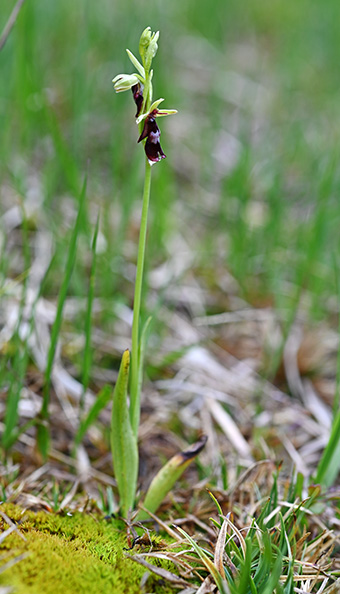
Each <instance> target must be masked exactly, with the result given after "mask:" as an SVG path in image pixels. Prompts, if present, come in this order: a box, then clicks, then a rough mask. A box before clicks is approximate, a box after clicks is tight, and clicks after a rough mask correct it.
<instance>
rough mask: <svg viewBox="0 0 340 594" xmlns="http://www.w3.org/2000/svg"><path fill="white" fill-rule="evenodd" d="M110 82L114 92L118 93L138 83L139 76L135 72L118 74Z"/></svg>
mask: <svg viewBox="0 0 340 594" xmlns="http://www.w3.org/2000/svg"><path fill="white" fill-rule="evenodd" d="M112 82H113V86H114V89H115V91H116V93H120V92H121V91H128V90H129V89H131V87H133V86H134V85H138V84H139V78H138V76H137V75H136V74H118V75H117V76H115V77H114V79H113V81H112Z"/></svg>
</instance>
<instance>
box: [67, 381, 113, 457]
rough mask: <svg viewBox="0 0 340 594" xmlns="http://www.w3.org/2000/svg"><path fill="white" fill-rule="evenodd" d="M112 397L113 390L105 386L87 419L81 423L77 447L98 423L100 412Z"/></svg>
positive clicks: (76, 442) (76, 441)
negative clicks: (90, 428)
mask: <svg viewBox="0 0 340 594" xmlns="http://www.w3.org/2000/svg"><path fill="white" fill-rule="evenodd" d="M111 397H112V388H111V386H109V385H106V386H104V387H103V388H102V389H101V390H100V392H99V394H98V396H97V398H96V401H95V402H94V404H93V405H92V407H91V408H90V410H89V412H88V414H87V416H86V417H85V419H83V420H82V422H81V423H80V426H79V429H78V431H77V434H76V437H75V446H78V445H79V444H80V442H81V440H82V439H83V437H84V435H85V433H86V431H87V430H88V428H89V427H91V425H92V424H93V423H94V422H95V421H96V419H97V417H98V415H99V413H100V411H101V410H102V409H103V408H104V407H105V406H106V405H107V404H108V403H109V402H110V400H111Z"/></svg>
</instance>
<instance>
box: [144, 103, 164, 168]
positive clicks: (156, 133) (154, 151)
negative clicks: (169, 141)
mask: <svg viewBox="0 0 340 594" xmlns="http://www.w3.org/2000/svg"><path fill="white" fill-rule="evenodd" d="M156 115H157V109H154V110H153V111H151V112H150V113H149V114H148V115H147V116H146V118H145V122H144V128H143V132H142V133H141V135H140V137H139V138H138V140H137V142H141V140H144V139H145V138H146V143H145V147H144V148H145V153H146V156H147V158H148V161H149V163H150V165H153V164H154V163H157V161H160V160H161V159H165V158H166V155H165V154H164V153H163V151H162V147H161V145H160V142H159V139H160V136H161V131H160V129H159V128H158V126H157V123H156V119H155V116H156Z"/></svg>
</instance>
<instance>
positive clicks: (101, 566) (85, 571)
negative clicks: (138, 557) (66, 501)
mask: <svg viewBox="0 0 340 594" xmlns="http://www.w3.org/2000/svg"><path fill="white" fill-rule="evenodd" d="M1 509H2V510H3V511H4V512H5V513H6V514H7V515H8V516H9V518H11V519H12V520H13V521H15V522H19V521H20V520H21V523H20V525H18V529H19V530H20V532H21V533H22V534H23V535H24V536H25V538H26V541H24V540H22V538H20V536H19V535H18V534H17V533H15V532H14V533H12V534H10V535H8V536H7V537H6V538H5V539H4V541H3V542H2V543H1V544H0V555H1V565H2V566H4V564H5V563H7V562H8V561H9V560H11V559H15V558H16V557H18V556H19V555H22V554H23V553H27V556H25V557H24V558H23V559H21V560H20V561H18V562H17V563H15V564H14V565H12V566H11V567H10V568H8V569H6V570H5V571H3V573H1V574H0V584H1V585H6V586H13V587H14V592H15V593H17V594H52V593H53V594H59V593H60V594H74V593H75V592H86V594H92V593H93V594H101V593H104V592H105V594H108V593H110V592H114V593H115V594H120V593H122V594H123V593H124V594H126V592H129V594H130V593H131V594H133V593H134V592H136V593H137V592H140V591H141V590H140V581H141V578H142V576H143V574H144V573H145V569H143V568H142V567H140V566H139V565H138V564H137V563H135V562H133V561H131V560H130V559H127V558H126V557H125V555H124V550H123V548H124V547H126V546H127V545H126V535H125V530H124V525H123V524H122V522H119V521H116V520H112V521H106V520H104V519H97V518H95V517H93V516H91V515H87V514H82V513H78V512H77V513H74V514H73V515H72V516H68V515H64V516H62V515H57V514H48V513H46V512H39V513H33V512H30V511H27V512H24V513H22V510H20V508H18V507H16V506H12V505H3V506H1ZM0 522H1V523H0V525H1V530H2V532H3V531H4V530H6V529H7V528H8V526H7V524H6V523H5V522H4V521H3V520H2V519H0ZM147 584H148V585H147V589H148V591H149V592H159V593H162V592H164V593H165V592H168V591H169V590H168V588H167V586H166V585H165V584H164V583H162V582H160V581H159V580H158V579H157V578H156V577H153V576H151V577H150V578H149V579H148V582H147Z"/></svg>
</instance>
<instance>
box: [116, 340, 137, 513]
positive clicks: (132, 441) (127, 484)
mask: <svg viewBox="0 0 340 594" xmlns="http://www.w3.org/2000/svg"><path fill="white" fill-rule="evenodd" d="M129 369H130V353H129V351H128V350H126V351H124V353H123V356H122V361H121V364H120V369H119V374H118V379H117V383H116V386H115V389H114V393H113V404H112V424H111V450H112V461H113V468H114V473H115V478H116V481H117V485H118V491H119V497H120V507H121V510H122V514H123V515H124V516H125V517H127V515H128V511H129V509H133V505H134V500H135V495H136V487H137V475H138V447H137V439H136V437H135V435H134V433H133V431H132V427H131V423H130V415H129V408H128V401H127V387H128V380H129Z"/></svg>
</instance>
